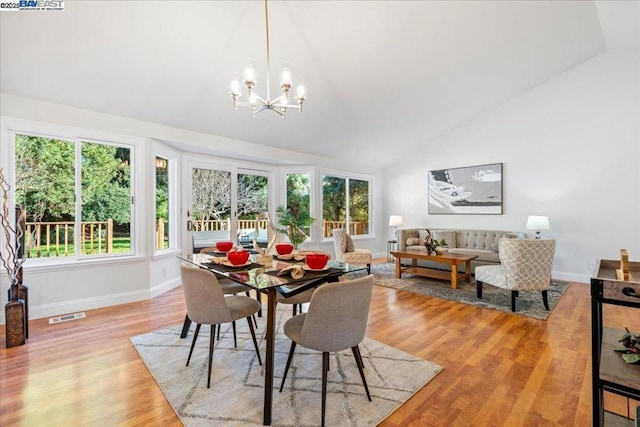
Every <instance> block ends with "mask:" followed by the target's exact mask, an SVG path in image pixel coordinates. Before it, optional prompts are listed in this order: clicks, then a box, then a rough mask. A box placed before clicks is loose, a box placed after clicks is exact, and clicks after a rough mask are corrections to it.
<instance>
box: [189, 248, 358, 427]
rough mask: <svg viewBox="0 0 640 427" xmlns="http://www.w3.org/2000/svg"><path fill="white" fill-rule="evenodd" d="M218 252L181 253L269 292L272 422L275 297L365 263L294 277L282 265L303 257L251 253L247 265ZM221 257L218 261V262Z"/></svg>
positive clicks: (266, 415) (267, 387)
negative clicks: (219, 257) (221, 259)
mask: <svg viewBox="0 0 640 427" xmlns="http://www.w3.org/2000/svg"><path fill="white" fill-rule="evenodd" d="M216 255H218V254H191V255H187V256H178V258H179V259H180V260H182V261H184V262H188V263H191V264H195V265H197V266H199V267H201V268H204V269H207V270H209V271H211V272H212V273H214V274H215V275H216V276H218V277H226V278H229V279H231V280H233V281H235V282H238V283H242V284H243V285H246V286H248V287H249V288H252V289H254V290H256V291H257V292H258V300H259V302H261V301H260V297H259V295H260V294H266V295H267V325H266V326H267V332H266V339H265V341H266V343H267V348H266V357H265V368H264V372H265V375H264V408H263V424H264V425H270V424H271V409H272V402H273V364H274V347H275V336H276V331H275V327H276V297H277V293H278V292H279V293H280V294H281V295H282V296H284V297H285V298H288V297H291V296H294V295H297V294H299V293H301V292H304V291H306V290H308V289H311V288H313V287H316V286H319V285H321V284H322V283H326V282H335V281H338V280H339V279H338V278H339V277H340V276H342V275H343V274H346V273H351V272H355V271H361V270H365V271H366V267H364V266H356V265H349V264H345V263H341V262H337V261H329V262H328V264H327V266H326V267H325V268H324V269H322V270H320V271H317V270H309V269H308V268H306V266H305V267H304V268H305V271H304V276H302V277H301V278H298V279H294V278H292V277H291V275H290V274H282V273H281V270H282V268H283V266H286V265H289V264H291V263H298V264H300V265H304V259H302V260H298V261H297V260H295V259H294V258H292V259H286V260H280V259H278V258H277V256H273V257H271V256H262V257H261V256H258V255H255V254H252V255H251V256H250V258H249V261H247V263H246V265H241V266H232V265H230V264H228V263H226V262H224V263H221V262H219V261H218V260H216V259H213V258H214V257H215V256H216ZM216 261H218V262H216ZM190 325H191V320H190V319H189V317H188V316H187V317H186V318H185V323H184V326H183V329H182V335H181V337H182V338H184V337H186V335H187V333H188V331H189V327H190Z"/></svg>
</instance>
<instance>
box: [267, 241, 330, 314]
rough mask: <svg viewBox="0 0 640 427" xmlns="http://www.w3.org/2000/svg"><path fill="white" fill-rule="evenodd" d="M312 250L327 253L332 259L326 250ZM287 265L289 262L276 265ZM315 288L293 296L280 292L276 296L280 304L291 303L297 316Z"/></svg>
mask: <svg viewBox="0 0 640 427" xmlns="http://www.w3.org/2000/svg"><path fill="white" fill-rule="evenodd" d="M311 252H312V253H322V254H325V255H327V256H328V257H329V259H331V254H328V253H326V252H320V251H309V253H311ZM287 265H289V264H286V263H278V264H277V265H276V268H283V267H286V266H287ZM315 290H316V288H311V289H307V290H306V291H303V292H300V293H299V294H297V295H294V296H292V297H288V298H287V297H285V296H284V295H282V294H281V293H279V292H278V295H277V296H276V302H277V303H278V304H291V305H292V307H293V315H294V316H295V315H296V314H298V312H300V313H302V304H306V303H308V302H309V301H311V295H313V292H314V291H315Z"/></svg>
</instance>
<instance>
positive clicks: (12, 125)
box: [0, 117, 144, 268]
mask: <svg viewBox="0 0 640 427" xmlns="http://www.w3.org/2000/svg"><path fill="white" fill-rule="evenodd" d="M2 119H3V120H2V121H3V124H2V128H1V135H0V137H1V138H2V141H3V143H2V144H0V145H2V146H3V148H2V159H3V160H2V162H0V166H2V168H3V169H4V170H5V171H6V173H5V178H6V179H7V181H8V182H9V183H10V185H11V190H10V192H9V195H8V200H7V202H8V203H9V205H10V206H14V205H15V202H16V200H15V190H14V189H15V170H16V167H15V166H16V165H15V155H16V153H15V137H16V134H21V135H29V136H35V137H42V138H50V139H59V140H65V141H70V142H73V143H74V144H75V147H74V149H75V162H76V164H75V165H74V173H75V188H74V190H75V194H76V203H75V216H76V218H75V223H76V224H79V223H80V222H81V218H82V211H81V204H82V200H81V199H82V197H81V191H79V190H81V188H79V186H80V185H81V170H80V169H79V168H78V164H79V163H78V162H79V156H80V153H81V150H82V143H83V142H87V143H94V144H103V145H110V146H116V147H124V148H128V149H130V150H131V151H130V162H131V177H130V180H131V182H130V194H131V197H132V200H131V225H130V237H131V251H130V252H128V253H113V254H94V255H82V254H80V253H78V251H75V252H76V254H75V255H73V256H62V257H42V258H29V261H28V262H27V263H25V266H26V267H27V268H31V267H39V266H51V265H61V264H66V265H69V264H87V263H92V262H97V263H103V262H110V261H111V260H113V262H117V261H122V260H125V259H135V258H141V257H144V254H143V253H142V250H143V248H144V246H143V242H144V235H143V232H144V230H143V227H139V226H138V225H139V224H141V223H143V221H144V217H143V215H144V202H140V200H143V199H144V198H143V197H139V195H141V194H144V182H143V181H144V180H139V179H137V176H139V175H140V172H141V171H142V170H143V169H144V165H143V161H144V156H140V155H139V153H141V152H143V151H144V148H143V147H144V138H139V137H130V136H126V135H117V134H111V133H106V132H99V131H91V130H87V129H81V128H74V127H67V126H62V125H54V124H49V123H42V122H34V121H31V120H23V119H14V118H7V117H2ZM14 216H15V215H14V212H13V210H11V213H10V217H11V218H10V220H11V221H14V220H15V218H14ZM74 228H75V231H74V233H75V234H74V238H75V239H76V242H75V243H74V245H80V243H79V240H78V237H79V233H80V227H77V226H76V227H74ZM78 248H79V246H75V249H78Z"/></svg>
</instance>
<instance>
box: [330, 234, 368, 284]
mask: <svg viewBox="0 0 640 427" xmlns="http://www.w3.org/2000/svg"><path fill="white" fill-rule="evenodd" d="M332 233H333V247H334V249H335V252H336V259H337V260H338V261H340V262H346V263H348V264H366V265H367V273H371V262H372V261H373V256H372V254H371V251H370V250H368V249H356V248H355V247H354V245H353V240H352V239H351V236H349V234H347V231H346V230H345V229H344V228H334V229H333V231H332Z"/></svg>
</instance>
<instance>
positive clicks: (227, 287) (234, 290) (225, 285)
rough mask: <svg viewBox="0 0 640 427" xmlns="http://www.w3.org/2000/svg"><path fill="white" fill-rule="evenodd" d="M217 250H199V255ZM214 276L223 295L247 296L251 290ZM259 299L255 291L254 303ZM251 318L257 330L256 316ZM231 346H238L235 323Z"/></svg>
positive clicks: (211, 248)
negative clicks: (242, 294) (240, 294)
mask: <svg viewBox="0 0 640 427" xmlns="http://www.w3.org/2000/svg"><path fill="white" fill-rule="evenodd" d="M217 250H218V249H217V248H216V247H215V246H211V247H208V248H202V249H200V253H201V254H206V253H213V252H216V251H217ZM215 276H216V278H217V279H218V283H219V284H220V287H221V288H222V292H224V294H225V295H237V294H239V293H241V292H244V293H245V295H246V296H249V291H250V290H251V288H250V287H249V286H247V285H243V284H242V283H238V282H234V281H233V280H231V279H229V278H226V277H223V276H222V275H217V274H216V275H215ZM259 297H260V294H259V293H258V291H256V301H257V300H258V298H259ZM251 318H252V319H253V323H254V325H255V327H256V328H257V327H258V321H257V320H256V316H255V315H252V316H251ZM218 339H220V328H218ZM233 345H234V347H237V346H238V339H237V337H236V322H233Z"/></svg>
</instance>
